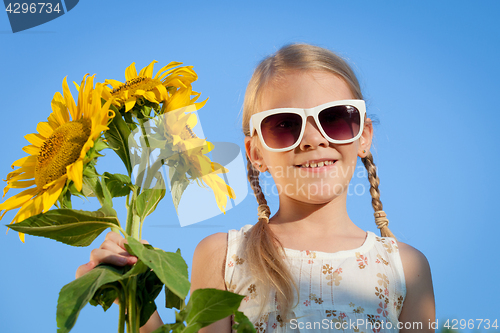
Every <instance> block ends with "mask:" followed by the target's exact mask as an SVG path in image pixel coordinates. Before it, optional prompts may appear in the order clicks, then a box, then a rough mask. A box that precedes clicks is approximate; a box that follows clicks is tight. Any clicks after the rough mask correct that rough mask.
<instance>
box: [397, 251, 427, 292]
mask: <svg viewBox="0 0 500 333" xmlns="http://www.w3.org/2000/svg"><path fill="white" fill-rule="evenodd" d="M397 244H398V248H399V255H400V257H401V262H402V264H403V270H404V273H405V278H406V281H407V284H408V282H415V281H414V280H415V279H418V278H420V277H421V276H423V275H429V276H430V266H429V261H428V260H427V258H426V257H425V255H424V254H423V253H422V252H420V251H419V250H417V249H416V248H414V247H413V246H411V245H408V244H406V243H403V242H400V241H398V242H397Z"/></svg>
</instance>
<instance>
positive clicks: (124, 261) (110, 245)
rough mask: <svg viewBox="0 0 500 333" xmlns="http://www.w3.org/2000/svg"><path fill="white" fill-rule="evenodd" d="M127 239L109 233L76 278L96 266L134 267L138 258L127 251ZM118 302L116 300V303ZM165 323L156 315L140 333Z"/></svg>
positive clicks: (79, 270)
mask: <svg viewBox="0 0 500 333" xmlns="http://www.w3.org/2000/svg"><path fill="white" fill-rule="evenodd" d="M141 243H143V244H147V243H148V242H147V241H145V240H141ZM124 244H125V239H124V238H123V237H122V236H121V235H120V234H117V233H115V232H112V231H111V232H109V233H108V234H107V235H106V238H105V240H104V242H103V243H102V244H101V246H100V247H98V248H97V249H94V250H92V252H91V253H90V261H89V262H88V263H86V264H84V265H81V266H80V267H78V269H77V270H76V276H75V277H76V278H77V279H78V278H79V277H80V276H82V275H83V274H85V273H88V272H90V271H91V270H92V269H93V268H94V267H95V266H97V265H98V264H100V263H105V264H111V265H115V266H125V265H133V264H135V263H136V262H137V257H134V256H132V255H130V254H129V253H128V252H127V250H126V249H125V245H124ZM117 302H118V301H117V300H116V301H115V303H117ZM162 325H163V322H162V320H161V318H160V316H159V315H158V312H156V311H155V313H154V314H153V315H152V316H151V317H150V318H149V321H148V322H147V323H146V324H145V325H144V326H142V327H141V328H140V333H149V332H153V331H154V330H156V329H157V328H158V327H160V326H162Z"/></svg>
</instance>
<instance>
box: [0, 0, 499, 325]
mask: <svg viewBox="0 0 500 333" xmlns="http://www.w3.org/2000/svg"><path fill="white" fill-rule="evenodd" d="M499 9H500V4H499V3H498V2H496V1H476V2H471V1H440V2H434V1H418V2H416V1H412V2H410V1H384V2H381V1H366V0H359V1H311V2H309V3H307V4H306V2H304V1H286V2H285V1H275V2H273V3H271V2H268V1H252V2H240V1H223V2H217V3H216V4H213V3H210V2H206V1H190V2H182V3H172V2H164V1H153V0H152V1H147V2H144V1H100V2H97V1H80V3H79V4H78V5H77V6H76V7H75V8H74V9H73V10H72V11H71V12H69V13H67V14H65V15H63V16H61V17H59V18H57V19H55V20H53V21H51V22H48V23H46V24H44V25H41V26H38V27H35V28H33V29H30V30H27V31H25V32H20V33H16V34H13V33H12V32H11V30H10V26H9V22H8V18H7V14H6V13H5V12H4V13H3V14H2V13H0V45H1V52H0V60H1V62H0V63H1V64H2V66H1V67H0V73H1V80H0V96H1V101H2V103H1V106H2V112H1V114H2V123H3V124H4V128H3V130H2V131H0V140H1V142H2V143H3V144H2V145H1V147H0V153H1V154H0V156H1V157H0V161H1V163H0V175H2V179H4V178H5V176H6V174H7V173H8V172H9V171H10V170H11V169H10V164H11V163H12V162H13V161H14V160H17V159H19V158H21V157H23V156H25V153H24V152H23V151H22V150H21V149H22V147H24V146H25V145H26V144H27V141H26V140H25V139H24V138H23V136H24V135H26V134H28V133H33V132H34V131H35V129H36V125H37V124H38V122H40V121H45V120H46V118H47V117H48V115H49V114H50V112H51V109H50V101H51V99H52V96H53V94H54V93H55V92H56V91H61V90H62V89H61V83H62V79H63V78H64V77H65V76H68V81H73V80H74V81H77V82H79V81H80V80H81V78H82V77H83V75H84V74H86V73H91V74H93V73H97V76H96V77H97V80H101V81H104V79H107V78H114V79H118V80H123V79H124V71H125V68H126V67H127V66H128V65H130V64H131V63H132V62H136V64H137V67H138V68H142V67H144V66H146V65H147V64H149V63H150V62H151V61H152V60H157V61H158V62H159V64H158V65H160V66H163V65H166V64H167V63H168V62H170V61H181V62H184V63H185V64H186V65H192V66H194V69H195V70H196V72H197V73H198V75H199V80H198V81H197V82H195V83H194V89H195V90H196V91H199V92H201V93H202V95H201V96H202V98H206V97H209V101H208V103H207V105H206V106H205V107H204V108H203V109H201V110H200V111H199V118H200V121H201V124H202V125H203V131H204V134H205V136H206V137H207V138H208V140H210V141H212V142H230V143H234V144H237V145H239V147H240V149H241V150H242V151H244V150H243V134H242V133H241V106H242V102H243V96H244V91H245V87H246V84H247V82H248V80H249V78H250V75H251V73H252V71H253V69H254V67H255V66H256V64H257V63H258V62H259V61H260V60H261V59H262V58H263V57H264V56H266V55H268V54H270V53H272V52H274V51H276V50H277V49H279V48H280V47H281V46H283V45H285V44H288V43H293V42H306V43H312V44H315V45H319V46H323V47H326V48H329V49H331V50H333V51H336V52H338V53H339V54H340V55H342V56H343V57H345V58H347V59H348V61H349V62H350V63H351V64H352V65H353V68H354V69H355V71H356V73H357V74H358V77H359V80H360V82H361V85H362V89H363V93H364V95H365V99H366V101H367V106H368V113H369V114H371V115H373V114H374V115H376V116H377V118H378V119H379V124H378V125H377V126H376V127H375V141H374V146H373V147H372V152H373V154H374V157H375V162H376V164H377V166H378V168H379V174H380V179H381V185H380V189H381V199H382V202H383V203H384V210H385V211H386V212H387V213H388V217H389V220H390V222H391V224H390V227H391V230H392V231H393V232H394V234H395V235H396V236H397V237H398V239H399V240H401V241H403V242H406V243H408V244H410V245H412V246H414V247H416V248H417V249H419V250H420V251H422V252H423V253H424V254H425V255H426V257H427V258H428V260H429V263H430V265H431V270H432V275H433V282H434V290H435V296H436V306H437V318H438V319H439V321H440V324H442V321H444V320H446V319H448V318H450V319H451V318H455V319H465V320H469V319H478V318H481V319H490V320H494V319H500V315H499V312H498V297H499V296H500V286H499V284H498V282H497V281H498V276H499V268H498V259H497V247H496V245H495V244H497V243H498V235H499V232H500V227H499V224H498V214H497V210H496V209H495V208H494V207H496V205H497V203H498V200H499V199H500V196H499V194H498V192H497V189H498V188H500V181H499V178H498V175H497V170H498V166H497V165H498V164H497V163H499V157H498V156H499V153H500V149H499V148H498V145H497V142H496V139H497V138H498V133H497V127H498V124H500V115H499V111H500V110H499V107H498V103H497V98H496V97H497V96H498V92H499V90H500V84H499V81H498V76H499V74H500V65H499V62H498V55H499V46H498V45H500V25H499V24H498V15H497V14H498V13H499ZM157 68H160V67H157ZM243 156H244V155H243ZM101 162H102V163H100V164H99V168H100V170H106V171H113V172H122V173H124V169H123V167H122V166H121V165H120V164H119V161H117V160H116V159H114V157H112V156H111V154H110V153H108V156H107V157H106V158H104V159H103V160H102V161H101ZM266 181H268V182H269V181H270V179H269V178H266ZM353 182H354V183H353V184H358V183H359V184H361V185H359V188H360V189H361V188H366V189H367V184H368V182H367V181H366V180H365V179H360V178H357V177H356V176H355V178H354V179H353ZM4 186H5V183H4V182H2V183H1V184H0V190H1V189H3V187H4ZM248 188H249V187H248ZM267 197H268V201H269V204H270V207H271V211H272V212H275V211H276V210H277V205H278V201H277V198H276V196H273V195H272V193H269V195H268V196H267ZM116 205H117V207H123V210H124V206H123V203H122V202H119V203H117V204H116ZM120 205H121V206H120ZM81 207H82V209H89V210H91V209H95V207H96V206H95V204H93V203H92V202H90V203H83V202H82V204H81ZM347 208H348V212H349V214H350V217H351V219H352V220H353V221H354V222H355V223H356V224H357V225H358V226H360V227H361V228H363V229H366V230H371V231H376V232H378V231H377V230H376V227H375V224H374V223H373V215H372V213H373V210H372V208H371V204H370V196H369V193H368V191H364V193H361V191H360V192H358V193H357V194H356V193H354V194H352V195H350V196H349V199H348V207H347ZM121 214H123V212H121ZM13 215H14V214H12V213H9V214H7V215H6V216H5V217H4V219H3V220H2V222H3V224H7V223H9V222H10V220H11V219H12V217H13ZM256 218H257V203H256V201H255V198H254V197H252V196H251V195H250V194H249V195H248V196H247V197H246V198H245V199H244V200H243V201H242V202H241V203H240V204H239V205H237V206H236V207H235V208H233V209H231V210H229V211H228V212H227V213H226V214H225V215H218V216H215V217H213V218H210V219H208V220H205V221H203V222H200V223H197V224H194V225H192V226H188V227H183V228H181V227H180V225H179V221H178V219H177V216H176V215H175V210H174V208H173V204H172V203H171V201H170V200H169V199H168V197H167V198H166V199H165V200H164V201H162V204H161V207H160V208H159V209H158V210H157V212H155V214H153V215H152V216H150V217H149V219H148V220H147V221H146V225H145V226H144V229H143V237H144V238H145V239H147V240H148V241H149V242H150V243H151V244H153V245H154V246H157V247H160V248H163V249H164V250H166V251H175V250H176V249H177V248H181V251H182V254H183V256H184V258H185V259H186V261H187V263H188V265H189V267H191V259H192V255H193V252H194V249H195V247H196V244H197V243H198V242H199V241H200V240H201V239H203V238H204V237H206V236H207V235H209V234H213V233H215V232H226V231H227V230H228V229H239V228H240V227H241V226H243V225H245V224H253V223H255V222H256ZM102 240H103V236H101V237H99V238H98V239H97V240H96V241H95V243H94V244H93V245H92V247H95V246H98V244H100V243H101V242H102ZM0 250H1V252H2V253H3V260H2V261H3V268H2V269H1V270H0V284H1V285H2V286H3V287H2V289H1V290H0V300H1V302H0V323H1V324H0V327H2V329H1V330H2V331H3V332H12V333H16V332H21V333H24V332H31V331H35V330H36V331H39V332H53V331H55V329H56V322H55V312H56V304H57V296H58V292H59V290H60V289H61V288H62V286H64V285H65V284H67V283H69V282H70V281H71V280H72V279H73V278H74V274H75V270H76V268H77V267H78V266H79V265H81V264H83V263H85V262H87V261H88V257H89V254H90V250H91V248H72V247H70V246H66V245H63V244H60V243H57V242H55V241H52V240H48V239H44V238H37V237H31V236H27V237H26V243H25V244H23V243H21V242H20V241H19V238H18V236H17V234H16V233H15V232H12V231H10V232H9V233H8V234H7V235H5V234H2V236H1V240H0ZM161 297H162V296H160V298H159V299H158V301H157V304H158V306H159V307H160V310H159V311H160V314H161V315H162V317H163V319H164V321H165V322H167V321H172V320H173V317H172V314H171V313H170V312H168V311H166V310H164V309H162V308H161V307H162V306H163V300H162V298H161ZM117 318H118V316H117V309H116V307H112V308H111V309H110V310H108V313H103V311H102V309H101V308H94V307H92V306H90V305H89V306H87V307H86V308H85V309H84V310H83V311H82V313H81V315H80V317H79V320H78V322H77V324H76V326H75V328H74V329H73V331H72V332H88V331H89V330H90V329H94V330H95V328H96V327H97V326H98V325H99V326H101V327H102V328H101V329H99V331H102V332H104V331H106V332H107V331H114V330H115V329H116V321H117ZM484 331H486V330H484ZM490 331H491V330H490Z"/></svg>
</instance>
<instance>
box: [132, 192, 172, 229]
mask: <svg viewBox="0 0 500 333" xmlns="http://www.w3.org/2000/svg"><path fill="white" fill-rule="evenodd" d="M165 193H166V190H165V189H154V188H153V189H145V190H144V191H142V193H141V194H139V196H138V197H137V201H136V202H135V205H136V206H135V207H136V208H135V209H136V212H137V215H138V216H139V217H140V218H141V221H144V219H145V218H146V216H148V215H149V214H151V213H152V212H154V210H155V209H156V206H158V203H159V202H160V200H161V199H163V197H164V196H165Z"/></svg>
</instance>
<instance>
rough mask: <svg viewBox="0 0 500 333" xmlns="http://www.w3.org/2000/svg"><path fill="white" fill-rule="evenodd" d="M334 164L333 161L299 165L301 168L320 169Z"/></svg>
mask: <svg viewBox="0 0 500 333" xmlns="http://www.w3.org/2000/svg"><path fill="white" fill-rule="evenodd" d="M333 163H335V162H334V161H323V162H318V163H311V164H309V163H304V164H302V165H301V167H302V168H320V167H322V166H325V165H332V164H333Z"/></svg>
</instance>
